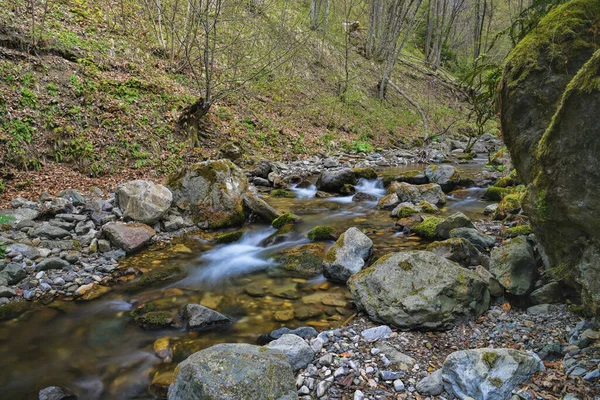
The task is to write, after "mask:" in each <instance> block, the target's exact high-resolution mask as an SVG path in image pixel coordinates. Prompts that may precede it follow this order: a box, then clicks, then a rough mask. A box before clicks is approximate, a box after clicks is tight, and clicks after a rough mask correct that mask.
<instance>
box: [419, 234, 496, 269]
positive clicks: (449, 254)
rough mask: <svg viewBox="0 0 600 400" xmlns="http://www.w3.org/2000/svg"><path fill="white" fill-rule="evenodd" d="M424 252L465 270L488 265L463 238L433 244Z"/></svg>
mask: <svg viewBox="0 0 600 400" xmlns="http://www.w3.org/2000/svg"><path fill="white" fill-rule="evenodd" d="M426 250H427V251H431V252H432V253H434V254H437V255H438V256H441V257H444V258H445V259H448V260H450V261H454V262H455V263H458V264H459V265H461V266H463V267H465V268H469V267H475V266H477V265H487V264H488V260H487V259H486V257H485V256H484V255H483V254H481V253H480V252H479V250H477V249H476V248H475V246H473V245H472V244H471V242H469V241H468V240H467V239H463V238H452V239H447V240H444V241H443V242H433V243H431V244H430V245H429V246H427V249H426Z"/></svg>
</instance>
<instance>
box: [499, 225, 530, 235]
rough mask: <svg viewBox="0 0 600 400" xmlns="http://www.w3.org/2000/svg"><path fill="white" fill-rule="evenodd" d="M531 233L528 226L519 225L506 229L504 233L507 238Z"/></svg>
mask: <svg viewBox="0 0 600 400" xmlns="http://www.w3.org/2000/svg"><path fill="white" fill-rule="evenodd" d="M531 232H532V230H531V226H530V225H519V226H513V227H512V228H508V229H507V230H505V231H504V234H505V235H506V236H507V237H510V238H514V237H517V236H521V235H529V234H530V233H531Z"/></svg>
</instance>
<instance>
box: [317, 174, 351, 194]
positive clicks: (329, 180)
mask: <svg viewBox="0 0 600 400" xmlns="http://www.w3.org/2000/svg"><path fill="white" fill-rule="evenodd" d="M356 182H357V179H356V173H355V172H354V170H353V169H352V168H342V169H338V170H329V169H326V170H324V171H323V172H321V175H319V178H317V184H316V185H317V189H319V190H322V191H324V192H333V193H340V192H341V190H342V189H343V188H344V186H345V185H356Z"/></svg>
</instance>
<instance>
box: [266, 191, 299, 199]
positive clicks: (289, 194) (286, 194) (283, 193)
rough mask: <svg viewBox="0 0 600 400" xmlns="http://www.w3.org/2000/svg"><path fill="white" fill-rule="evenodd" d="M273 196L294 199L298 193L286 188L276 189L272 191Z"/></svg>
mask: <svg viewBox="0 0 600 400" xmlns="http://www.w3.org/2000/svg"><path fill="white" fill-rule="evenodd" d="M271 197H280V198H287V199H293V198H295V197H296V195H295V194H294V193H292V192H290V191H288V190H285V189H275V190H273V191H272V192H271Z"/></svg>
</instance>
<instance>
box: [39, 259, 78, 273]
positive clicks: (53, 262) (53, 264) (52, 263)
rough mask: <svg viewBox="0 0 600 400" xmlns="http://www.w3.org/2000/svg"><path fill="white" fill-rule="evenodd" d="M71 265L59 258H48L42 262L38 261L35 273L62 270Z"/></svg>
mask: <svg viewBox="0 0 600 400" xmlns="http://www.w3.org/2000/svg"><path fill="white" fill-rule="evenodd" d="M70 265H71V264H70V263H69V262H68V261H66V260H63V259H62V258H59V257H50V258H46V259H45V260H43V261H40V262H39V263H38V264H37V265H36V267H35V269H36V271H47V270H49V269H64V268H67V267H69V266H70Z"/></svg>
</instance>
